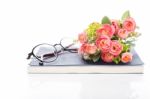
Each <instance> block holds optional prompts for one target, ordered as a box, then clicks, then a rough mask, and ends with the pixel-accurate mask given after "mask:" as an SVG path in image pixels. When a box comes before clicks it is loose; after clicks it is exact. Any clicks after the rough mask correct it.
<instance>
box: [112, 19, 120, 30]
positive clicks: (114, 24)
mask: <svg viewBox="0 0 150 99" xmlns="http://www.w3.org/2000/svg"><path fill="white" fill-rule="evenodd" d="M111 23H112V26H113V27H114V28H115V33H118V30H119V28H120V26H119V22H118V20H111Z"/></svg>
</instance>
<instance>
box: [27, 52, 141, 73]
mask: <svg viewBox="0 0 150 99" xmlns="http://www.w3.org/2000/svg"><path fill="white" fill-rule="evenodd" d="M132 53H133V60H132V62H129V63H121V62H120V63H119V64H115V63H105V62H103V61H102V60H99V61H98V62H95V63H94V62H92V61H86V60H84V59H82V57H81V56H80V55H79V54H78V53H69V52H64V53H63V54H61V55H59V56H58V58H57V60H55V61H54V62H50V63H44V64H43V65H42V66H41V65H39V61H38V60H37V59H35V58H33V59H32V60H31V62H30V64H29V67H28V73H143V70H144V66H143V65H144V63H143V61H142V60H141V59H140V57H139V56H138V54H137V53H136V51H135V50H133V51H132Z"/></svg>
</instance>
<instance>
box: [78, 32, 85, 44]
mask: <svg viewBox="0 0 150 99" xmlns="http://www.w3.org/2000/svg"><path fill="white" fill-rule="evenodd" d="M78 40H79V41H80V43H85V42H87V35H86V33H85V32H83V33H80V34H79V35H78Z"/></svg>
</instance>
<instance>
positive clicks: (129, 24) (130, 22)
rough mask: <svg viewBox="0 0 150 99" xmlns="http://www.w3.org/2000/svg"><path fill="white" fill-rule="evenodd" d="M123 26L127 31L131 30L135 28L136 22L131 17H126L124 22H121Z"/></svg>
mask: <svg viewBox="0 0 150 99" xmlns="http://www.w3.org/2000/svg"><path fill="white" fill-rule="evenodd" d="M123 28H124V29H126V30H127V31H129V32H133V31H134V30H135V28H136V23H135V21H134V19H133V18H131V17H130V18H127V19H126V20H125V21H124V22H123Z"/></svg>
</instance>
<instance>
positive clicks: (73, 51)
mask: <svg viewBox="0 0 150 99" xmlns="http://www.w3.org/2000/svg"><path fill="white" fill-rule="evenodd" d="M62 40H63V39H61V40H60V43H58V44H57V43H56V44H54V45H52V44H48V43H41V44H38V45H36V46H35V47H33V48H32V51H31V52H30V53H29V54H28V57H27V59H30V58H31V56H33V57H35V58H36V59H37V60H38V61H39V65H43V63H50V62H53V61H55V60H57V58H58V56H59V55H58V54H59V53H60V52H62V51H68V52H70V53H77V52H78V49H77V48H74V49H68V48H69V47H70V46H72V45H74V43H72V44H70V45H68V46H67V47H64V46H63V45H62V43H61V42H62ZM41 45H49V46H52V47H53V48H54V49H55V51H56V53H57V54H56V56H55V57H56V58H55V59H54V60H52V61H49V62H47V61H42V60H40V59H39V58H38V56H36V55H35V54H34V50H35V48H37V47H38V46H41ZM57 45H59V46H61V49H60V50H57V48H56V46H57ZM45 55H48V54H45Z"/></svg>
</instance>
